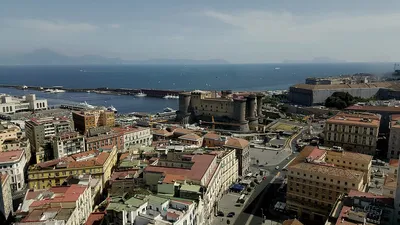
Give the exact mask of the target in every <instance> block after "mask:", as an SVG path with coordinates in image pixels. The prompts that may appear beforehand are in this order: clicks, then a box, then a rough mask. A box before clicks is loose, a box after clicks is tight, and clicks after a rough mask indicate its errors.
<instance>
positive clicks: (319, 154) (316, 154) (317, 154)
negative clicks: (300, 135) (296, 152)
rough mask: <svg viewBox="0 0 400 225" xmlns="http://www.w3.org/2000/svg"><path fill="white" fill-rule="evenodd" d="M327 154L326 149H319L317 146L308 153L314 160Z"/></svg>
mask: <svg viewBox="0 0 400 225" xmlns="http://www.w3.org/2000/svg"><path fill="white" fill-rule="evenodd" d="M325 154H326V150H322V149H319V148H318V147H315V148H314V149H313V150H312V152H311V153H310V154H309V155H308V157H309V158H311V159H313V160H318V159H320V158H321V157H322V156H323V155H325Z"/></svg>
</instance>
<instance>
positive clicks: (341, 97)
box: [325, 92, 357, 109]
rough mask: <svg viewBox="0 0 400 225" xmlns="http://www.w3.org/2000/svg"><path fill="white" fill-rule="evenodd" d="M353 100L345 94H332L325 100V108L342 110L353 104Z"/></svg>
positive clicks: (354, 100) (349, 95)
mask: <svg viewBox="0 0 400 225" xmlns="http://www.w3.org/2000/svg"><path fill="white" fill-rule="evenodd" d="M356 100H357V99H355V98H354V97H353V96H352V95H351V94H349V93H347V92H334V93H333V94H332V95H331V96H330V97H328V98H327V99H326V100H325V106H326V107H333V108H337V109H344V108H347V107H348V106H350V105H352V104H354V103H355V102H356Z"/></svg>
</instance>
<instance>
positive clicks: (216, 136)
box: [203, 132, 221, 140]
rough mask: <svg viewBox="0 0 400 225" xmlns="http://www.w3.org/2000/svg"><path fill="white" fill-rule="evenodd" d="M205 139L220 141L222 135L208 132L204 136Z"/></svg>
mask: <svg viewBox="0 0 400 225" xmlns="http://www.w3.org/2000/svg"><path fill="white" fill-rule="evenodd" d="M203 138H204V139H211V140H219V139H220V138H221V135H219V134H216V133H214V132H208V133H207V134H206V135H204V136H203Z"/></svg>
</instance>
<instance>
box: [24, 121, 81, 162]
mask: <svg viewBox="0 0 400 225" xmlns="http://www.w3.org/2000/svg"><path fill="white" fill-rule="evenodd" d="M73 130H74V125H73V123H72V121H70V120H69V119H68V118H66V117H46V118H40V119H39V118H32V119H30V120H27V121H25V133H26V137H27V138H28V139H29V142H30V143H31V150H32V152H33V153H35V157H36V162H42V161H44V160H46V158H47V156H46V155H45V153H46V152H45V151H44V149H43V145H45V144H46V143H50V142H51V138H53V137H54V136H56V135H58V134H60V133H64V132H71V131H73Z"/></svg>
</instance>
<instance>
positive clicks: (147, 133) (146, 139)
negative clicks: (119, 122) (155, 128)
mask: <svg viewBox="0 0 400 225" xmlns="http://www.w3.org/2000/svg"><path fill="white" fill-rule="evenodd" d="M112 130H113V131H115V132H117V133H121V134H122V137H123V138H122V139H123V142H124V147H123V149H124V151H127V150H128V149H129V148H130V147H132V146H135V145H144V146H150V145H151V143H152V141H153V134H152V133H151V130H150V128H147V127H115V128H112Z"/></svg>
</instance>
